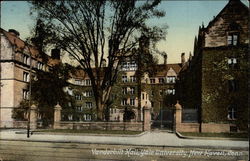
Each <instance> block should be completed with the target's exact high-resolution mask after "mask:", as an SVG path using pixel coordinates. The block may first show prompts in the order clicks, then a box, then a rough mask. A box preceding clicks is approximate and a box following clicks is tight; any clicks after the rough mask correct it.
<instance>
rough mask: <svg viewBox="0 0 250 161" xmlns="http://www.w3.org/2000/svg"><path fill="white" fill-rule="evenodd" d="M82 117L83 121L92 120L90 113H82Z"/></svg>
mask: <svg viewBox="0 0 250 161" xmlns="http://www.w3.org/2000/svg"><path fill="white" fill-rule="evenodd" d="M83 118H84V120H85V121H91V120H92V116H91V114H84V115H83Z"/></svg>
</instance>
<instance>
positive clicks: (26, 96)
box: [23, 89, 29, 100]
mask: <svg viewBox="0 0 250 161" xmlns="http://www.w3.org/2000/svg"><path fill="white" fill-rule="evenodd" d="M23 99H24V100H27V99H29V90H27V89H23Z"/></svg>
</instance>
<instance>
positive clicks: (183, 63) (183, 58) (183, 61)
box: [181, 53, 186, 66]
mask: <svg viewBox="0 0 250 161" xmlns="http://www.w3.org/2000/svg"><path fill="white" fill-rule="evenodd" d="M185 62H186V60H185V53H181V65H182V66H184V65H185Z"/></svg>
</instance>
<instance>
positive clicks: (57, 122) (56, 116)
mask: <svg viewBox="0 0 250 161" xmlns="http://www.w3.org/2000/svg"><path fill="white" fill-rule="evenodd" d="M61 111H62V107H61V106H60V105H59V103H57V105H56V106H55V108H54V126H53V128H54V129H59V128H60V122H61Z"/></svg>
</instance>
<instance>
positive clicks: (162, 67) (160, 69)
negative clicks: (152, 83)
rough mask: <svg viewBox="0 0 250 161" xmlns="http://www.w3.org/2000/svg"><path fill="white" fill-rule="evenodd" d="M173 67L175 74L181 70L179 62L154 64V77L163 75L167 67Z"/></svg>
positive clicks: (167, 69)
mask: <svg viewBox="0 0 250 161" xmlns="http://www.w3.org/2000/svg"><path fill="white" fill-rule="evenodd" d="M171 68H172V69H173V70H174V71H175V72H176V74H178V73H179V72H180V70H181V64H180V63H176V64H159V65H157V66H156V70H157V72H156V74H155V76H154V77H165V76H166V75H167V73H168V71H169V69H171Z"/></svg>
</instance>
